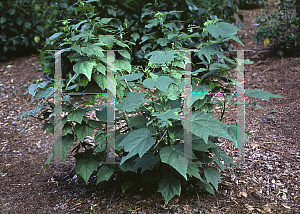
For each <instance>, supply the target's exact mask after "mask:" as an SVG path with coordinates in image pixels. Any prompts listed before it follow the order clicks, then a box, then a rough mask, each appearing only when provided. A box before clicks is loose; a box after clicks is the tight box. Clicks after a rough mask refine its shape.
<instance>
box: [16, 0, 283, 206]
mask: <svg viewBox="0 0 300 214" xmlns="http://www.w3.org/2000/svg"><path fill="white" fill-rule="evenodd" d="M128 2H131V3H132V2H134V1H128ZM128 2H127V3H128ZM186 2H188V1H186ZM91 3H93V4H94V3H97V5H98V6H99V4H100V6H101V7H102V8H105V7H107V8H108V10H106V11H108V13H110V14H106V15H107V17H104V16H99V14H98V12H97V10H96V8H97V7H96V5H93V4H91ZM116 5H118V4H116ZM161 5H162V6H163V7H165V6H166V5H164V4H161ZM133 6H134V4H132V5H130V4H128V5H127V8H130V7H133ZM76 7H77V8H79V9H77V10H78V11H80V13H82V17H83V18H82V20H80V21H79V22H78V23H73V22H72V21H71V20H65V21H64V23H63V24H64V26H65V27H64V30H63V31H62V32H58V33H55V34H54V35H52V36H51V37H50V38H48V39H47V44H49V45H51V44H52V45H53V44H54V42H56V41H63V42H57V43H56V44H57V46H56V48H57V49H60V52H59V53H58V54H56V56H58V55H59V54H61V55H62V58H63V59H62V62H66V65H64V63H62V65H63V66H65V67H64V68H68V70H69V72H65V73H63V79H62V82H63V84H62V91H63V92H71V91H74V90H75V91H82V90H84V91H85V92H99V93H100V92H106V90H107V88H108V87H107V86H108V84H110V83H109V82H108V81H107V66H108V62H107V51H108V50H122V51H118V52H117V51H116V52H115V57H116V58H115V62H114V80H113V81H114V83H115V85H116V93H115V103H116V107H117V108H118V109H117V111H116V112H115V121H114V123H115V124H121V123H124V121H125V126H123V127H122V128H118V129H116V130H115V144H114V149H115V151H114V155H115V156H116V158H117V160H118V161H120V164H99V163H101V162H105V161H106V158H107V155H108V154H107V153H106V148H107V135H106V134H107V126H106V123H107V106H106V105H100V106H95V101H96V96H97V95H89V101H80V100H78V101H70V95H65V96H63V98H62V105H61V106H62V112H63V115H61V121H62V136H61V137H62V144H61V147H57V146H56V145H58V144H56V142H54V144H53V147H52V152H51V154H50V156H49V158H48V159H47V161H46V163H45V165H44V167H43V168H44V170H45V168H46V166H47V164H49V163H50V162H51V160H52V158H53V157H54V155H55V154H56V155H58V156H59V157H60V158H61V159H62V160H63V161H64V160H65V157H66V155H67V152H68V151H69V150H70V149H71V148H73V149H72V151H71V152H72V154H73V155H74V157H75V159H76V167H75V171H76V174H77V175H78V179H79V180H80V179H83V180H84V181H85V182H86V183H88V181H89V179H90V177H91V175H92V173H93V172H96V175H97V184H98V183H100V182H105V181H108V180H109V179H110V178H111V176H112V175H113V174H114V173H115V172H118V171H124V172H126V171H127V172H130V173H132V174H139V175H141V176H142V179H141V180H140V183H139V185H143V184H145V183H150V184H151V183H152V184H153V185H157V186H158V192H161V194H162V196H163V198H164V199H165V202H166V203H168V202H169V201H170V199H171V198H173V197H174V196H175V195H180V193H181V187H182V185H184V184H185V183H187V182H188V181H190V180H191V179H196V180H197V181H198V184H199V186H200V187H201V188H203V189H204V190H206V191H208V192H209V193H211V194H214V192H215V190H216V191H217V190H218V183H219V182H220V181H221V179H220V174H219V170H222V171H223V170H225V169H226V166H225V165H227V166H231V165H234V163H233V160H232V158H231V157H230V156H228V155H227V154H226V153H225V152H223V151H222V150H221V149H220V148H219V144H220V143H221V142H220V141H219V137H223V138H225V139H228V140H230V141H232V142H233V143H235V144H236V129H237V128H238V127H237V125H236V124H225V123H223V122H222V120H223V119H224V117H225V112H226V109H227V108H228V106H230V105H238V104H241V103H239V102H234V101H232V96H233V95H232V93H231V91H230V89H229V88H228V86H226V84H225V83H227V85H229V86H230V85H239V83H238V82H236V81H235V80H234V79H232V78H231V77H230V75H229V74H228V72H227V71H228V70H229V69H232V68H234V67H236V66H237V65H238V63H240V61H239V62H238V60H237V59H230V58H228V57H227V56H226V55H225V54H224V53H225V51H224V50H225V49H226V43H227V42H228V41H229V40H231V39H232V40H235V41H236V42H238V43H240V44H241V45H243V44H242V43H241V41H240V40H239V39H238V37H237V36H236V34H237V31H238V30H239V28H237V27H235V26H233V25H232V24H229V23H227V22H224V21H222V20H221V19H219V18H218V17H217V16H211V17H210V20H207V21H204V22H203V24H199V25H196V24H190V25H188V26H186V28H184V27H185V26H184V24H182V22H183V21H182V20H181V15H180V14H181V12H180V11H168V12H166V11H164V10H158V9H159V8H158V7H157V5H156V4H154V3H148V4H144V5H143V7H142V8H143V9H142V10H141V11H142V14H141V15H140V16H138V17H136V22H135V20H134V21H133V22H130V21H129V19H127V21H126V20H125V19H124V20H120V19H118V18H116V16H117V15H116V14H117V13H119V12H120V11H118V10H117V8H113V6H111V5H106V6H104V5H103V4H101V2H100V1H96V0H93V1H91V0H90V1H85V2H79V3H78V4H77V6H76ZM195 7H196V6H195ZM109 8H110V9H109ZM189 8H192V6H191V5H189V4H185V8H184V7H182V9H183V10H190V11H192V10H191V9H189ZM75 10H76V9H75ZM109 11H110V12H109ZM114 11H116V12H114ZM198 11H199V10H197V13H198ZM109 15H110V16H109ZM142 26H143V27H142ZM136 46H138V47H140V50H138V49H136ZM183 49H185V50H189V49H197V50H198V51H194V52H195V53H194V55H192V56H193V57H195V58H196V60H193V59H191V61H190V60H189V59H188V58H186V57H185V52H184V51H178V50H183ZM132 58H133V59H132ZM241 60H243V59H241ZM133 62H134V63H133ZM189 62H191V63H192V66H193V68H192V73H191V75H192V77H191V78H192V86H193V92H194V93H196V94H195V95H193V96H192V112H191V114H192V119H191V124H192V129H191V130H188V131H190V132H191V133H192V144H191V148H190V149H191V151H192V153H191V156H189V157H186V156H185V150H184V129H183V127H184V117H183V116H181V115H182V114H184V103H183V102H182V100H183V98H184V96H185V95H184V91H183V89H184V88H185V85H184V84H185V81H184V78H183V75H184V73H185V70H184V69H185V64H186V63H189ZM244 62H245V63H251V62H250V61H249V60H244ZM62 70H63V68H62ZM63 72H64V70H63ZM49 74H51V73H50V72H49ZM53 83H54V80H53V79H51V78H50V80H49V81H44V82H36V83H35V84H32V85H31V86H30V87H29V88H28V92H27V93H29V94H31V95H32V96H33V98H34V99H33V100H39V105H37V106H36V108H35V109H33V110H31V111H28V112H25V113H24V114H22V115H21V117H27V116H33V117H35V118H37V119H39V120H41V121H44V126H43V128H42V129H43V130H48V131H49V132H51V133H55V130H57V127H56V126H55V125H56V124H55V123H54V110H55V104H54V102H53V96H54V87H53ZM139 89H143V90H142V91H141V90H139ZM218 92H221V93H222V94H223V98H222V99H217V98H215V97H214V94H215V93H218ZM245 92H246V95H248V96H252V97H257V98H260V99H265V100H268V99H269V98H270V97H277V98H282V97H281V96H279V95H273V94H271V93H269V92H265V91H261V90H258V89H255V90H251V89H246V90H245ZM88 104H93V107H90V106H86V105H88ZM246 105H254V106H257V107H260V106H259V105H257V103H251V104H246ZM216 106H220V107H221V112H220V114H219V116H218V118H215V117H214V115H213V113H212V111H213V110H214V109H215V107H216ZM93 111H95V117H94V118H92V117H88V116H87V115H88V114H90V113H91V112H93ZM36 114H38V115H37V116H35V115H36ZM245 133H246V134H249V133H248V132H245ZM87 136H90V137H92V139H93V142H88V141H87ZM245 140H247V138H246V139H245ZM239 149H240V148H239ZM188 159H192V160H193V161H195V162H197V164H192V163H189V162H186V161H187V160H188ZM132 186H133V182H132V181H121V182H120V188H121V189H122V191H123V192H124V191H125V190H126V189H128V188H130V187H132Z"/></svg>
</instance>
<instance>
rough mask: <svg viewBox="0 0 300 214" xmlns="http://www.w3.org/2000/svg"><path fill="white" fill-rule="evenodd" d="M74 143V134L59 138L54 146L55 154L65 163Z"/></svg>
mask: <svg viewBox="0 0 300 214" xmlns="http://www.w3.org/2000/svg"><path fill="white" fill-rule="evenodd" d="M60 140H61V141H60ZM73 143H74V137H73V135H72V134H67V135H66V136H63V137H62V138H57V139H56V140H55V141H54V143H53V146H52V151H53V154H57V155H58V157H59V158H60V159H61V160H63V161H65V158H66V155H67V153H68V150H69V149H70V148H72V147H73Z"/></svg>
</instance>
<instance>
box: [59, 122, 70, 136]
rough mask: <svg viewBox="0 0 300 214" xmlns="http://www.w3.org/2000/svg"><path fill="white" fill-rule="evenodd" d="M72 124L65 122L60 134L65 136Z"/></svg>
mask: <svg viewBox="0 0 300 214" xmlns="http://www.w3.org/2000/svg"><path fill="white" fill-rule="evenodd" d="M72 128H73V127H72V125H71V124H69V123H67V124H65V125H64V128H63V130H62V136H65V135H66V134H69V133H70V132H71V131H72Z"/></svg>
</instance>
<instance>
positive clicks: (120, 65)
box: [114, 60, 131, 73]
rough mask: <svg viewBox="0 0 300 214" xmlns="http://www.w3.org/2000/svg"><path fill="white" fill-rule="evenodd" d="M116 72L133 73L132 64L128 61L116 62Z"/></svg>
mask: <svg viewBox="0 0 300 214" xmlns="http://www.w3.org/2000/svg"><path fill="white" fill-rule="evenodd" d="M114 65H115V70H116V71H117V70H120V71H122V70H125V71H128V72H129V73H130V72H131V65H130V62H128V61H126V60H116V61H115V63H114Z"/></svg>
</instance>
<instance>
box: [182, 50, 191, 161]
mask: <svg viewBox="0 0 300 214" xmlns="http://www.w3.org/2000/svg"><path fill="white" fill-rule="evenodd" d="M191 71H192V65H191V52H189V51H186V52H185V74H184V79H185V82H184V127H183V129H184V164H188V163H189V164H193V161H192V138H193V136H192V132H191V131H189V130H192V111H191V106H192V87H191ZM186 160H188V163H187V161H186Z"/></svg>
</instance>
